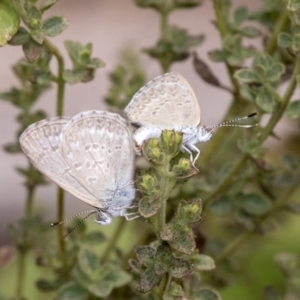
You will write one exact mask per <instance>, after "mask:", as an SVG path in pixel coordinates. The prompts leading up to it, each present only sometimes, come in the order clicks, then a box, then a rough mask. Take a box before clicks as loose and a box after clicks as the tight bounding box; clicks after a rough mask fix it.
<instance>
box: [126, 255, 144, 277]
mask: <svg viewBox="0 0 300 300" xmlns="http://www.w3.org/2000/svg"><path fill="white" fill-rule="evenodd" d="M128 264H129V269H130V271H131V273H133V274H135V275H139V274H141V273H142V266H141V264H140V263H139V262H138V261H137V260H135V259H129V261H128Z"/></svg>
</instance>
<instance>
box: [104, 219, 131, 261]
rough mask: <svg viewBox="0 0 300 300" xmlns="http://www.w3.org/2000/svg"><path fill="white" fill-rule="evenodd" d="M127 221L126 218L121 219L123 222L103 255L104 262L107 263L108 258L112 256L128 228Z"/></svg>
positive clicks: (120, 222)
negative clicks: (122, 234)
mask: <svg viewBox="0 0 300 300" xmlns="http://www.w3.org/2000/svg"><path fill="white" fill-rule="evenodd" d="M126 224H127V223H126V219H125V218H121V220H120V221H119V224H118V226H117V228H116V229H115V231H114V234H113V236H112V237H111V239H110V241H109V244H108V245H107V247H106V249H105V250H104V253H103V255H102V259H101V260H102V262H104V261H106V260H107V258H108V257H109V255H110V254H111V252H112V250H113V249H114V248H115V246H116V244H117V242H118V240H119V238H120V236H121V233H122V232H123V231H124V229H125V228H126Z"/></svg>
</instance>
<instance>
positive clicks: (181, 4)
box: [173, 0, 202, 8]
mask: <svg viewBox="0 0 300 300" xmlns="http://www.w3.org/2000/svg"><path fill="white" fill-rule="evenodd" d="M201 3H202V0H173V4H174V6H175V7H176V8H193V7H196V6H199V5H200V4H201Z"/></svg>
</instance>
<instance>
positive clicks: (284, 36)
mask: <svg viewBox="0 0 300 300" xmlns="http://www.w3.org/2000/svg"><path fill="white" fill-rule="evenodd" d="M277 45H278V46H279V47H281V48H288V47H291V45H292V37H291V35H290V34H288V33H286V32H282V33H280V34H279V35H278V38H277Z"/></svg>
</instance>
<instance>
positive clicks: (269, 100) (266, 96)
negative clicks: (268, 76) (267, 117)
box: [256, 91, 275, 113]
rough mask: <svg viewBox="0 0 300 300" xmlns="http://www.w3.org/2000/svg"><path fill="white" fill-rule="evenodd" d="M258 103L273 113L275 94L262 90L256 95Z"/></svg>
mask: <svg viewBox="0 0 300 300" xmlns="http://www.w3.org/2000/svg"><path fill="white" fill-rule="evenodd" d="M256 104H257V105H258V106H259V107H260V108H261V109H262V110H263V111H265V112H267V113H271V112H272V111H273V108H274V105H275V101H274V98H273V96H272V95H271V94H270V93H269V92H267V91H264V92H261V93H259V94H258V95H257V97H256Z"/></svg>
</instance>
